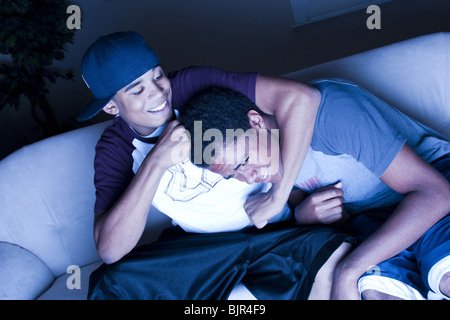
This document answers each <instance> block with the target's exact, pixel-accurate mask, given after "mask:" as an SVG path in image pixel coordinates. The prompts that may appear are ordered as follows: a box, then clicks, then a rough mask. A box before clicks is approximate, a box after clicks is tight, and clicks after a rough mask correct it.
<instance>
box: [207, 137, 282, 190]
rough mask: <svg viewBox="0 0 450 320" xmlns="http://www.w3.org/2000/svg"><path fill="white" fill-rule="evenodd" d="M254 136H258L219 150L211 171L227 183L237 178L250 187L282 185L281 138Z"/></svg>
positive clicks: (239, 140) (242, 138) (230, 144)
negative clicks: (227, 180) (279, 139)
mask: <svg viewBox="0 0 450 320" xmlns="http://www.w3.org/2000/svg"><path fill="white" fill-rule="evenodd" d="M254 132H255V133H254V136H248V135H244V136H241V137H239V138H238V139H237V140H236V142H235V143H229V144H227V145H226V147H225V148H218V149H216V152H217V153H216V156H215V157H214V160H213V163H212V164H211V165H210V166H209V167H208V169H209V170H211V171H213V172H215V173H218V174H220V175H222V176H224V177H225V178H226V179H230V178H235V179H238V180H240V181H243V182H246V183H248V184H253V183H258V182H262V183H277V182H279V181H280V180H281V177H282V167H281V161H280V156H279V145H278V135H277V134H275V133H274V132H271V131H267V130H266V131H263V130H257V131H254ZM263 132H264V134H263ZM276 132H277V133H278V131H276ZM266 133H269V135H270V139H267V138H268V136H267V134H266Z"/></svg>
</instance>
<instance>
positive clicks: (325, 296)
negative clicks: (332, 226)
mask: <svg viewBox="0 0 450 320" xmlns="http://www.w3.org/2000/svg"><path fill="white" fill-rule="evenodd" d="M351 249H352V245H351V244H350V243H348V242H345V243H343V244H341V245H340V247H339V248H337V250H336V251H335V252H334V253H333V254H332V255H331V256H330V258H329V259H328V260H327V262H326V263H325V264H324V265H323V266H322V268H320V270H319V272H318V273H317V275H316V277H315V278H314V283H313V286H312V288H311V293H310V294H309V297H308V300H330V294H331V287H332V285H333V276H334V270H335V269H336V266H337V265H338V263H339V262H340V261H341V260H342V258H344V257H345V256H346V255H347V253H348V252H349V251H350V250H351Z"/></svg>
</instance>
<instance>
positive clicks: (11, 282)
mask: <svg viewBox="0 0 450 320" xmlns="http://www.w3.org/2000/svg"><path fill="white" fill-rule="evenodd" d="M0 261H1V263H0V283H1V285H0V299H2V300H13V299H14V300H26V299H36V298H37V297H38V296H39V295H40V294H41V293H42V292H43V291H44V290H45V289H47V288H48V287H49V286H50V285H51V284H52V282H53V281H54V277H53V275H52V273H51V272H50V269H49V268H48V267H47V265H46V264H45V263H44V262H43V261H42V260H41V259H39V258H38V257H37V256H36V255H34V254H33V253H31V252H30V251H28V250H26V249H24V248H22V247H20V246H18V245H15V244H12V243H8V242H0Z"/></svg>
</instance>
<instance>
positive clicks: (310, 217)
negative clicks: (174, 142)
mask: <svg viewBox="0 0 450 320" xmlns="http://www.w3.org/2000/svg"><path fill="white" fill-rule="evenodd" d="M343 203H344V192H343V191H342V183H341V182H338V183H336V184H333V185H329V186H327V187H325V188H322V189H318V190H316V191H315V192H314V193H313V194H311V195H309V196H308V197H307V198H306V199H305V200H303V201H302V202H301V203H300V204H298V205H297V206H296V207H295V220H296V221H297V223H300V224H331V223H333V222H336V221H338V220H340V219H342V216H343V212H344V206H343Z"/></svg>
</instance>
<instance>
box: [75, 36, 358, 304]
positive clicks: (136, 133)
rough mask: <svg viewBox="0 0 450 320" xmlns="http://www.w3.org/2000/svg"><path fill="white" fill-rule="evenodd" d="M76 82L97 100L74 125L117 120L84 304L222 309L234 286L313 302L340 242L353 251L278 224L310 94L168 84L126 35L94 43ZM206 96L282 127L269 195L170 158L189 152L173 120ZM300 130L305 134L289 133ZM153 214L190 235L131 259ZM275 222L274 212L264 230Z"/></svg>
mask: <svg viewBox="0 0 450 320" xmlns="http://www.w3.org/2000/svg"><path fill="white" fill-rule="evenodd" d="M82 74H83V79H84V80H85V82H86V84H87V86H88V87H89V88H90V90H91V92H92V93H93V95H94V99H93V100H92V101H91V102H90V103H89V104H88V106H87V107H86V108H85V109H84V110H83V112H82V113H81V114H80V115H79V116H78V119H79V120H87V119H89V118H91V117H93V116H94V115H96V114H97V113H99V112H100V111H101V110H103V111H105V112H106V113H109V114H111V115H115V116H116V117H115V119H114V123H113V125H111V126H110V127H108V128H106V129H105V131H104V133H103V135H102V137H101V139H100V141H99V142H98V144H97V147H96V157H95V186H96V203H95V222H94V239H95V243H96V246H97V251H98V253H99V255H100V257H101V258H102V259H103V261H104V262H105V263H106V264H103V265H102V266H101V267H100V268H99V269H98V270H97V271H95V272H94V273H93V275H92V276H91V283H90V290H89V298H91V299H105V298H107V299H109V298H121V299H122V298H135V299H157V298H162V299H223V298H226V297H227V296H228V294H229V293H230V292H231V290H232V289H233V287H234V286H235V284H236V283H238V282H239V281H242V282H243V283H244V284H245V285H246V286H247V287H248V288H249V289H250V290H251V291H252V293H253V294H255V295H256V296H257V297H258V298H263V299H264V298H266V299H268V298H275V299H277V298H278V299H302V298H308V296H310V292H311V293H312V292H314V294H315V292H317V291H313V290H312V288H313V283H314V281H315V277H316V275H317V273H318V272H319V270H331V271H329V272H330V274H332V270H333V265H332V266H331V267H330V268H329V266H328V265H327V264H326V262H327V260H328V261H332V260H333V261H335V260H336V259H339V258H340V257H342V256H343V255H344V254H345V253H346V251H347V250H348V249H349V244H348V243H345V244H344V242H347V241H351V240H350V239H349V238H348V236H346V235H344V234H339V233H336V232H335V231H334V230H332V229H329V228H325V227H320V228H317V227H308V228H299V227H294V226H292V225H290V223H289V221H285V220H289V216H290V212H289V210H288V208H287V207H286V206H285V203H286V200H287V197H288V195H289V192H290V190H291V188H292V185H293V183H294V178H295V175H293V174H290V173H291V172H297V171H298V170H299V168H300V165H301V161H298V160H299V159H303V158H304V156H305V154H306V150H307V146H308V145H309V143H310V141H311V136H312V129H313V124H314V119H315V115H316V112H317V108H318V105H319V101H320V93H319V91H318V90H316V89H314V88H312V87H309V86H306V85H303V84H300V83H298V82H293V81H289V80H285V79H278V78H270V77H266V76H263V75H259V74H258V73H232V72H225V71H222V70H221V69H218V68H202V67H191V68H187V69H183V70H180V71H177V72H173V73H171V74H169V75H168V76H166V75H165V74H164V72H163V70H162V68H161V66H160V65H159V58H158V56H157V55H156V53H155V52H154V51H153V50H152V49H151V48H149V47H148V46H147V45H146V43H145V40H144V39H143V38H142V37H141V36H140V35H138V34H136V33H134V32H120V33H114V34H111V35H108V36H105V37H101V38H99V39H98V40H97V41H96V42H95V43H94V44H93V45H92V46H91V47H90V48H89V49H88V50H87V52H86V54H85V55H84V57H83V61H82ZM211 86H220V87H225V88H229V89H232V90H235V91H238V92H241V93H242V94H244V95H246V96H247V97H249V98H250V99H251V100H252V101H253V102H255V103H256V104H257V105H258V106H259V107H260V108H261V110H262V111H264V112H266V113H267V114H270V115H273V116H274V118H275V119H276V121H278V122H280V123H283V124H284V129H283V131H281V144H282V151H281V152H282V153H281V157H282V160H283V168H284V175H283V178H282V179H281V181H280V182H279V183H277V184H275V185H273V187H272V188H271V189H270V190H269V191H268V190H267V188H266V187H265V186H264V184H262V183H258V184H254V185H251V186H250V185H247V184H245V183H242V182H239V181H234V180H224V179H223V178H222V177H221V176H220V175H217V174H214V173H212V172H210V171H208V170H205V169H200V168H197V167H195V166H194V165H193V164H192V163H191V162H189V161H188V160H185V159H186V158H187V157H188V152H186V153H184V154H181V155H178V156H177V157H174V150H178V151H179V150H183V148H184V147H187V148H189V140H188V139H187V137H186V133H185V129H184V127H183V126H182V125H180V123H179V122H178V121H177V120H175V119H176V116H177V114H178V110H179V111H181V112H182V108H183V105H185V104H186V103H187V102H188V101H189V100H190V99H191V97H192V96H193V95H194V94H195V93H197V92H199V91H201V90H203V89H205V88H208V87H211ZM174 109H177V110H175V111H174ZM293 115H295V116H293ZM293 119H295V122H294V121H292V120H293ZM298 130H302V132H303V135H298V134H293V133H294V132H297V131H298ZM293 137H300V138H296V139H293ZM295 140H297V141H295ZM294 145H295V148H291V147H290V146H294ZM298 146H304V147H301V148H298ZM287 150H289V153H288V152H287ZM183 155H184V156H183ZM175 158H178V160H177V159H175ZM249 196H253V197H252V198H251V199H249V200H247V198H248V197H249ZM152 204H153V205H154V206H155V207H157V208H158V209H159V210H160V211H162V212H164V213H165V214H167V215H168V216H170V217H171V218H172V219H173V221H174V223H175V224H177V225H178V226H180V227H181V228H182V229H183V230H184V231H187V232H189V233H184V232H183V231H181V230H180V229H179V228H178V229H176V230H175V231H174V230H172V231H170V232H166V234H165V235H164V236H163V237H162V238H161V239H160V240H159V241H157V242H156V243H153V244H150V245H147V246H145V247H141V248H140V249H137V250H133V251H132V252H131V253H130V251H131V250H132V249H133V248H134V247H135V246H136V244H137V243H138V241H139V239H140V237H141V235H142V233H143V231H144V227H145V224H146V220H147V215H148V211H149V209H150V207H151V205H152ZM274 212H279V214H278V215H275V217H273V218H271V219H270V221H268V217H272V216H273V215H274ZM278 221H285V222H283V223H279V224H270V226H267V227H266V228H265V229H264V232H260V231H259V230H258V229H256V228H247V227H249V226H251V224H252V223H253V224H254V225H255V226H256V227H258V228H262V227H264V226H265V225H266V224H267V223H268V222H278ZM210 233H212V234H210ZM281 239H283V240H281ZM338 248H339V249H338ZM337 249H338V250H337ZM335 251H336V252H335ZM334 252H335V254H334V255H333V253H334ZM268 253H272V254H268ZM332 255H333V259H329V258H330V257H331V256H332ZM275 257H278V258H275ZM292 259H294V261H296V262H295V263H292ZM118 260H120V261H119V262H118V263H115V262H117V261H118ZM287 261H291V262H290V263H289V266H288V267H286V262H287ZM330 263H331V262H330ZM334 263H335V262H334ZM324 265H325V266H327V267H326V268H322V269H321V267H322V266H324ZM283 268H284V269H283ZM274 271H276V273H275V275H274ZM292 274H294V275H295V276H294V278H292ZM268 275H270V276H268ZM327 276H328V277H329V275H327ZM328 280H329V279H328ZM274 283H277V284H278V286H275V288H274ZM329 283H330V282H329V281H328V282H326V284H325V286H329ZM194 284H195V288H194V287H193V285H194ZM316 287H317V286H316ZM329 289H330V288H329V287H326V290H325V292H326V293H325V297H326V295H329V291H330V290H329ZM314 294H313V295H312V296H313V297H324V296H323V295H322V296H314Z"/></svg>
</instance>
